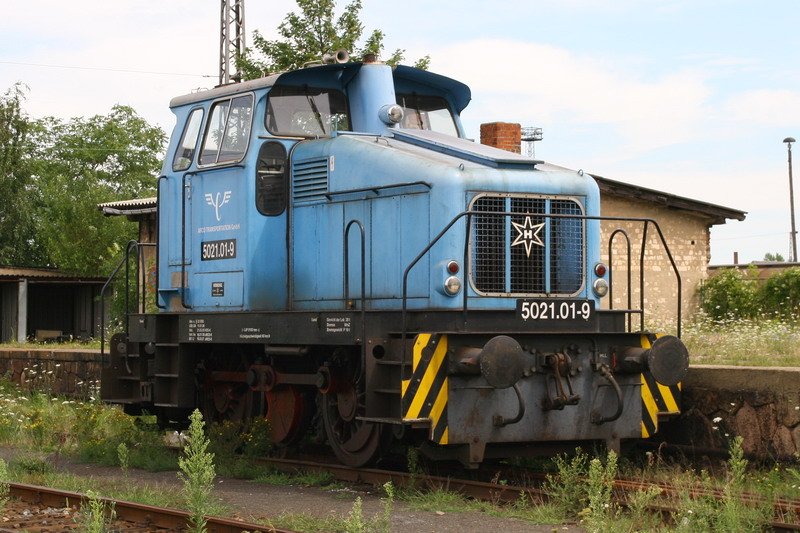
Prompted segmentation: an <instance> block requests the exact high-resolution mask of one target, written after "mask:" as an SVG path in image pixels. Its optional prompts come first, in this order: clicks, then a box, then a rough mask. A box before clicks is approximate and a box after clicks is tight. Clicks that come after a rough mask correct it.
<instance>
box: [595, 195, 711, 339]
mask: <svg viewBox="0 0 800 533" xmlns="http://www.w3.org/2000/svg"><path fill="white" fill-rule="evenodd" d="M600 209H601V214H602V215H603V216H605V217H631V218H645V219H647V218H649V219H653V220H655V221H656V222H657V223H658V225H659V227H660V228H661V232H662V233H663V235H664V239H665V240H666V244H667V246H668V248H669V251H670V252H671V253H672V257H673V259H674V260H675V263H676V265H677V268H678V272H679V273H680V276H681V282H682V283H681V284H682V288H681V301H682V308H683V309H682V314H683V318H684V320H685V319H686V318H688V317H690V316H691V315H692V313H693V312H694V311H695V310H696V309H697V306H698V304H699V302H700V300H699V293H698V289H699V287H700V283H701V282H702V280H703V279H705V277H706V274H707V266H708V260H709V255H710V234H709V224H710V220H709V219H708V218H706V217H704V216H702V215H699V214H698V215H694V214H693V213H690V212H687V211H683V210H676V209H669V208H666V207H661V206H657V205H653V204H650V203H647V202H644V201H641V200H635V199H629V198H625V197H620V196H612V195H609V194H601V195H600ZM617 228H622V229H624V230H625V231H626V233H627V234H628V236H629V237H630V240H631V255H632V257H631V278H632V283H631V284H632V285H633V287H632V290H631V297H632V302H633V305H632V308H634V309H639V301H640V300H639V298H640V291H639V279H640V278H639V276H640V273H641V268H640V264H639V263H640V253H641V246H642V238H643V235H644V224H643V223H642V222H624V221H603V222H602V223H601V234H602V235H601V241H600V242H601V243H603V244H602V247H603V248H602V256H603V260H604V261H608V260H609V258H608V239H609V237H610V235H611V233H612V232H614V230H616V229H617ZM645 250H646V251H645V261H644V263H645V265H644V266H645V269H644V270H645V277H644V294H645V326H646V327H648V328H654V327H669V326H670V325H672V324H674V322H675V318H676V317H677V302H678V286H677V282H676V276H675V273H674V270H673V269H672V266H671V264H670V261H669V258H668V256H667V253H666V251H665V249H664V246H663V245H662V244H661V239H660V238H659V236H658V232H657V231H656V229H655V227H654V226H653V225H652V224H650V225H649V227H648V228H647V243H646V249H645ZM612 252H613V256H614V257H613V263H614V264H613V265H609V266H610V267H611V268H612V272H613V278H612V282H613V306H614V308H615V309H624V308H627V303H628V287H627V274H628V266H627V259H626V255H627V251H626V245H625V239H624V238H623V237H622V236H621V235H617V237H615V239H614V247H613V249H612ZM651 320H653V322H651ZM636 324H637V321H636V320H634V325H636Z"/></svg>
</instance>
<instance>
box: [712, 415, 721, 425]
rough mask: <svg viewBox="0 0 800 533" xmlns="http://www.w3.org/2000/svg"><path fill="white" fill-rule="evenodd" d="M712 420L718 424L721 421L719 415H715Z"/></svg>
mask: <svg viewBox="0 0 800 533" xmlns="http://www.w3.org/2000/svg"><path fill="white" fill-rule="evenodd" d="M712 422H714V423H715V424H719V423H720V422H722V417H721V416H718V417H715V418H714V420H713V421H712Z"/></svg>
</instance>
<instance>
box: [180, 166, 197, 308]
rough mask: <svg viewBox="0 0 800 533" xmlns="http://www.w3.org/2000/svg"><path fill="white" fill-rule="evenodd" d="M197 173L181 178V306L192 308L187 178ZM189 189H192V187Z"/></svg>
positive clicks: (190, 173)
mask: <svg viewBox="0 0 800 533" xmlns="http://www.w3.org/2000/svg"><path fill="white" fill-rule="evenodd" d="M195 174H197V173H196V172H186V173H184V174H183V177H182V178H181V306H183V308H184V309H192V306H191V305H189V304H187V303H186V178H187V177H191V176H194V175H195ZM189 187H191V184H190V185H189ZM189 190H190V191H191V188H190V189H189Z"/></svg>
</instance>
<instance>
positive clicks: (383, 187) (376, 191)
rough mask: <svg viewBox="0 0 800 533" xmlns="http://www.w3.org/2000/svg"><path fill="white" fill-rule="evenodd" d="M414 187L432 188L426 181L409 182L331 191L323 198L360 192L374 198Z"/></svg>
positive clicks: (329, 198)
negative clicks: (370, 194)
mask: <svg viewBox="0 0 800 533" xmlns="http://www.w3.org/2000/svg"><path fill="white" fill-rule="evenodd" d="M415 185H421V186H423V187H425V188H427V189H428V190H430V189H431V188H432V187H433V186H432V185H431V184H430V183H428V182H427V181H410V182H408V183H391V184H389V185H380V186H377V187H363V188H360V189H347V190H345V191H333V192H328V193H325V198H327V199H328V200H331V199H332V198H333V197H334V196H345V195H348V194H357V193H360V192H371V193H374V194H375V196H380V193H381V191H385V190H388V189H402V188H404V187H413V186H415Z"/></svg>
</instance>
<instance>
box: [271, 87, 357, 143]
mask: <svg viewBox="0 0 800 533" xmlns="http://www.w3.org/2000/svg"><path fill="white" fill-rule="evenodd" d="M266 125H267V130H269V132H270V133H272V134H274V135H296V136H301V137H322V136H328V135H330V134H331V132H333V131H349V130H350V117H349V114H348V112H347V100H346V98H345V96H344V94H343V93H342V92H341V91H337V90H334V89H320V88H317V87H308V86H302V87H289V86H278V87H273V88H272V90H271V91H270V93H269V105H268V106H267V116H266Z"/></svg>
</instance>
